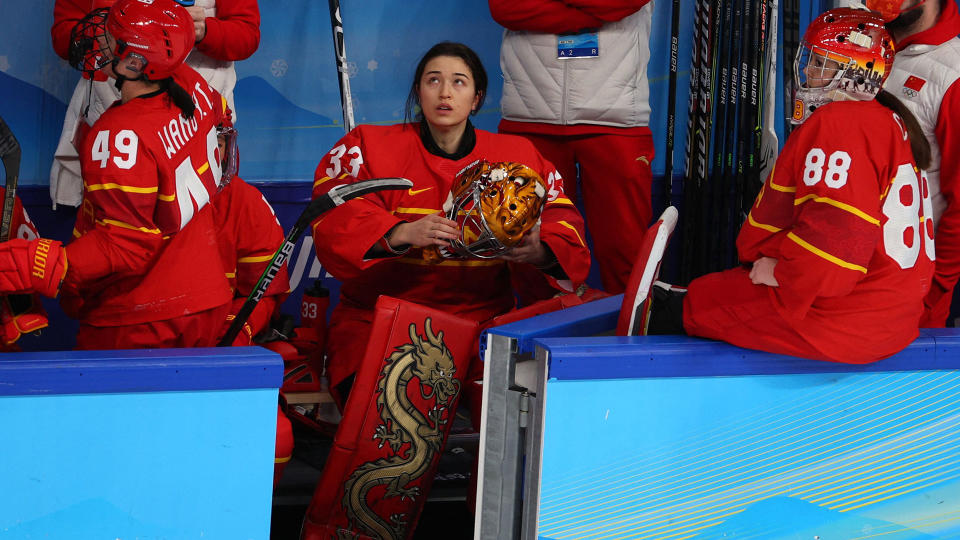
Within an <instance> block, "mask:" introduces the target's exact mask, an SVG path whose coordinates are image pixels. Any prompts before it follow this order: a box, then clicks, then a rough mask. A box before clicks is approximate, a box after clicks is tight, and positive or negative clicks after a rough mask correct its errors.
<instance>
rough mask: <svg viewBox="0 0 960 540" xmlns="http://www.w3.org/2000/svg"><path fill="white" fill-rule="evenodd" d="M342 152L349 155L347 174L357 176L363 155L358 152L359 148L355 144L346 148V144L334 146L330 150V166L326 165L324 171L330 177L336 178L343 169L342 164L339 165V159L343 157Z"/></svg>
mask: <svg viewBox="0 0 960 540" xmlns="http://www.w3.org/2000/svg"><path fill="white" fill-rule="evenodd" d="M344 154H346V155H347V156H350V157H351V158H352V159H350V162H349V163H348V164H347V166H348V167H349V168H350V170H348V171H347V174H348V175H350V176H353V177H356V176H357V173H359V172H360V166H361V165H363V155H362V154H361V153H360V148H359V147H357V146H351V147H350V149H349V150H347V145H345V144H341V145H338V146H337V147H336V148H334V149H333V150H331V151H330V166H329V167H327V170H326V173H327V176H329V177H330V178H336V177H338V176H340V173H341V172H342V171H343V165H341V160H342V159H343V156H344Z"/></svg>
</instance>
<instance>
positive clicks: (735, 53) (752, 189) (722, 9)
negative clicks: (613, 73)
mask: <svg viewBox="0 0 960 540" xmlns="http://www.w3.org/2000/svg"><path fill="white" fill-rule="evenodd" d="M777 11H778V0H696V6H695V12H694V30H693V42H694V43H693V54H692V58H693V60H692V62H691V70H690V105H689V119H688V124H687V154H686V158H685V162H686V171H685V175H684V179H683V208H684V209H685V211H684V212H683V213H682V218H683V223H682V229H681V230H682V231H683V236H684V242H683V253H682V255H681V256H682V264H681V268H682V274H681V276H680V278H681V281H683V282H684V283H686V282H689V281H690V280H691V279H693V278H695V277H697V276H700V275H703V274H705V273H708V272H712V271H716V270H722V269H725V268H730V267H733V266H735V265H736V264H737V256H736V248H735V239H736V235H737V233H738V231H739V230H740V225H741V223H742V222H743V220H744V219H745V218H746V215H747V212H748V211H749V209H750V205H751V204H752V203H753V199H754V197H755V196H756V194H757V192H758V190H759V189H760V186H761V185H762V184H763V180H764V179H765V178H766V174H767V172H769V168H770V167H771V166H772V164H773V160H774V158H775V157H776V154H777V150H778V141H777V137H776V132H775V130H774V126H773V123H774V114H773V107H774V91H775V90H776V73H777V71H776V62H777V37H776V28H777Z"/></svg>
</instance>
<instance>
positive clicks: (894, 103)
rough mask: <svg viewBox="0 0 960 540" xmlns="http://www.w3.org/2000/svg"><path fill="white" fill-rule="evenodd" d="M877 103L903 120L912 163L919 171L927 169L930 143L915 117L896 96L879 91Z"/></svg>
mask: <svg viewBox="0 0 960 540" xmlns="http://www.w3.org/2000/svg"><path fill="white" fill-rule="evenodd" d="M877 102H878V103H880V104H881V105H883V106H884V107H886V108H888V109H890V110H891V111H893V112H895V113H897V116H899V117H900V118H901V119H902V120H903V125H904V126H905V127H906V128H907V136H908V137H909V138H910V151H911V152H913V161H914V163H916V164H917V167H920V168H921V169H926V168H927V167H929V166H930V142H929V141H927V138H926V137H925V136H924V135H923V130H922V129H921V128H920V122H917V117H916V116H914V115H913V113H912V112H910V109H908V108H907V106H906V105H904V104H903V103H901V102H900V100H899V99H897V97H896V96H894V95H893V94H891V93H890V92H887V91H886V90H882V89H881V90H880V92H879V93H878V94H877Z"/></svg>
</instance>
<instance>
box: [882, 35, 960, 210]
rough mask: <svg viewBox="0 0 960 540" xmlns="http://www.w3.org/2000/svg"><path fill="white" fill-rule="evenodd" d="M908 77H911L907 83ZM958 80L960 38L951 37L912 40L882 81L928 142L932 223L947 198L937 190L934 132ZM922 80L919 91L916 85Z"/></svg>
mask: <svg viewBox="0 0 960 540" xmlns="http://www.w3.org/2000/svg"><path fill="white" fill-rule="evenodd" d="M910 77H914V79H913V80H912V81H911V82H910V83H909V84H908V83H907V81H908V79H910ZM958 80H960V38H953V39H951V40H948V41H946V42H944V43H942V44H940V45H926V44H919V43H915V44H912V45H908V46H907V47H905V48H904V49H903V50H900V51H897V55H896V56H895V57H894V61H893V70H891V72H890V77H889V78H887V82H886V83H885V84H884V89H886V90H887V91H888V92H890V93H891V94H893V95H894V96H896V97H897V99H899V100H900V101H902V102H903V104H904V105H906V106H907V108H908V109H910V112H912V113H913V115H914V116H916V117H917V120H918V121H919V122H920V127H921V128H923V134H924V136H925V137H926V138H927V141H929V142H930V167H929V168H928V169H926V171H927V181H928V182H929V185H930V199H931V202H932V203H933V220H934V224H937V223H939V222H940V216H941V215H943V211H944V209H946V207H947V201H946V199H945V198H944V196H943V194H942V193H941V191H940V155H941V154H940V145H939V144H938V142H937V137H936V135H935V134H934V129H935V128H936V127H937V119H938V117H939V116H940V103H941V102H943V96H944V94H946V92H947V89H949V88H950V87H951V86H953V85H954V84H957V81H958ZM921 81H922V87H921V88H920V90H919V91H917V90H914V89H913V88H911V87H916V86H918V85H919V84H920V82H921Z"/></svg>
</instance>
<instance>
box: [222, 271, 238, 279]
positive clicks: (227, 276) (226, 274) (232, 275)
mask: <svg viewBox="0 0 960 540" xmlns="http://www.w3.org/2000/svg"><path fill="white" fill-rule="evenodd" d="M223 275H224V276H226V278H227V279H233V278H235V277H237V273H236V272H224V273H223Z"/></svg>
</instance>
